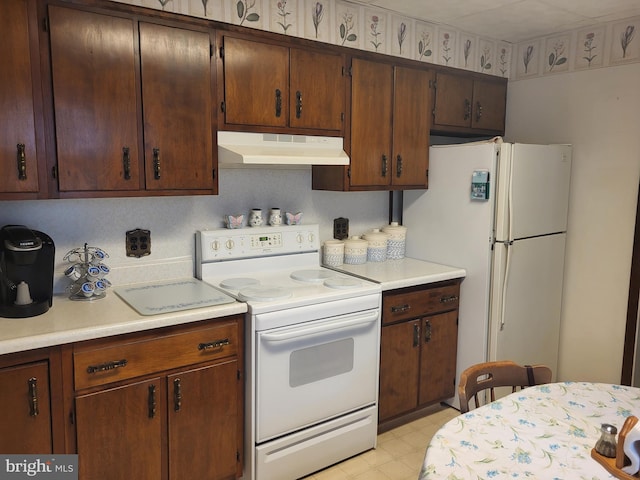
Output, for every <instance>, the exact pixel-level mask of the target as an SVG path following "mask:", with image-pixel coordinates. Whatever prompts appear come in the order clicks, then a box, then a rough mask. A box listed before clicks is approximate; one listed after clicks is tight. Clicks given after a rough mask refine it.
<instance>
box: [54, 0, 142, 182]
mask: <svg viewBox="0 0 640 480" xmlns="http://www.w3.org/2000/svg"><path fill="white" fill-rule="evenodd" d="M49 32H50V42H51V69H52V76H53V101H54V115H55V128H56V136H55V138H56V145H57V165H58V185H59V189H60V191H61V192H67V191H92V190H93V191H97V190H138V189H139V188H140V169H139V153H138V120H137V104H138V95H137V88H136V87H137V79H136V66H137V61H136V53H135V52H136V47H135V35H136V28H135V25H134V22H133V20H131V19H129V18H121V17H115V16H110V15H104V14H99V13H93V12H88V11H82V10H78V9H73V8H66V7H61V6H57V5H50V6H49Z"/></svg>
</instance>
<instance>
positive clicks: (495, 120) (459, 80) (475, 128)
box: [433, 72, 507, 135]
mask: <svg viewBox="0 0 640 480" xmlns="http://www.w3.org/2000/svg"><path fill="white" fill-rule="evenodd" d="M506 99H507V84H506V81H505V80H504V79H498V78H496V79H495V80H484V79H480V78H477V77H475V76H472V75H470V74H465V73H461V74H455V73H444V72H439V73H438V74H437V76H436V96H435V107H434V112H433V124H434V130H436V131H438V132H445V133H446V132H451V133H472V134H474V133H478V134H480V133H487V134H498V135H502V134H503V133H504V127H505V123H504V122H505V108H506Z"/></svg>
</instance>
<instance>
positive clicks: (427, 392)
mask: <svg viewBox="0 0 640 480" xmlns="http://www.w3.org/2000/svg"><path fill="white" fill-rule="evenodd" d="M457 346H458V311H457V310H454V311H451V312H447V313H442V314H440V315H434V316H431V317H426V318H423V319H422V351H421V353H420V355H421V358H420V397H419V404H420V405H425V404H428V403H433V402H436V401H439V400H443V399H445V398H450V397H453V396H454V395H455V393H456V392H455V379H456V354H457Z"/></svg>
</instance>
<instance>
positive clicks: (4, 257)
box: [0, 225, 55, 318]
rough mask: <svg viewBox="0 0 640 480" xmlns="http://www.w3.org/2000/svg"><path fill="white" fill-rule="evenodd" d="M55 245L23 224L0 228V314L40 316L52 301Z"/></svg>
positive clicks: (6, 315) (8, 315) (11, 316)
mask: <svg viewBox="0 0 640 480" xmlns="http://www.w3.org/2000/svg"><path fill="white" fill-rule="evenodd" d="M54 257H55V245H54V244H53V240H51V237H49V235H47V234H46V233H42V232H39V231H37V230H30V229H29V228H27V227H25V226H24V225H5V226H4V227H2V229H0V317H7V318H24V317H34V316H36V315H41V314H43V313H45V312H46V311H47V310H49V307H51V305H52V301H53V265H54Z"/></svg>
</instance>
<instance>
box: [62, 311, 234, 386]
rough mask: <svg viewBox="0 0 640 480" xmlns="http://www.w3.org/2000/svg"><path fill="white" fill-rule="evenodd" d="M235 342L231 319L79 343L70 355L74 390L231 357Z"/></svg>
mask: <svg viewBox="0 0 640 480" xmlns="http://www.w3.org/2000/svg"><path fill="white" fill-rule="evenodd" d="M185 330H186V331H185ZM238 341H239V338H238V324H237V321H235V320H234V321H230V322H229V321H227V322H224V323H217V324H213V325H209V326H206V327H199V328H196V329H193V328H188V327H187V328H185V329H184V330H172V331H171V332H169V333H164V334H163V333H160V334H156V335H155V336H151V335H149V334H145V335H142V336H138V335H132V336H129V337H128V338H127V337H124V338H120V339H118V340H111V341H110V342H109V341H98V342H91V343H90V344H84V345H82V344H81V345H78V346H77V347H75V348H74V352H73V365H74V380H75V389H76V390H81V389H83V388H87V387H93V386H97V385H104V384H107V383H111V382H116V381H120V380H126V379H130V378H134V377H138V376H141V375H147V374H151V373H154V372H160V371H163V370H171V369H173V368H179V367H184V366H186V365H192V364H195V363H200V362H207V361H210V360H215V359H218V358H222V357H228V356H232V355H235V354H237V352H238Z"/></svg>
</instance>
